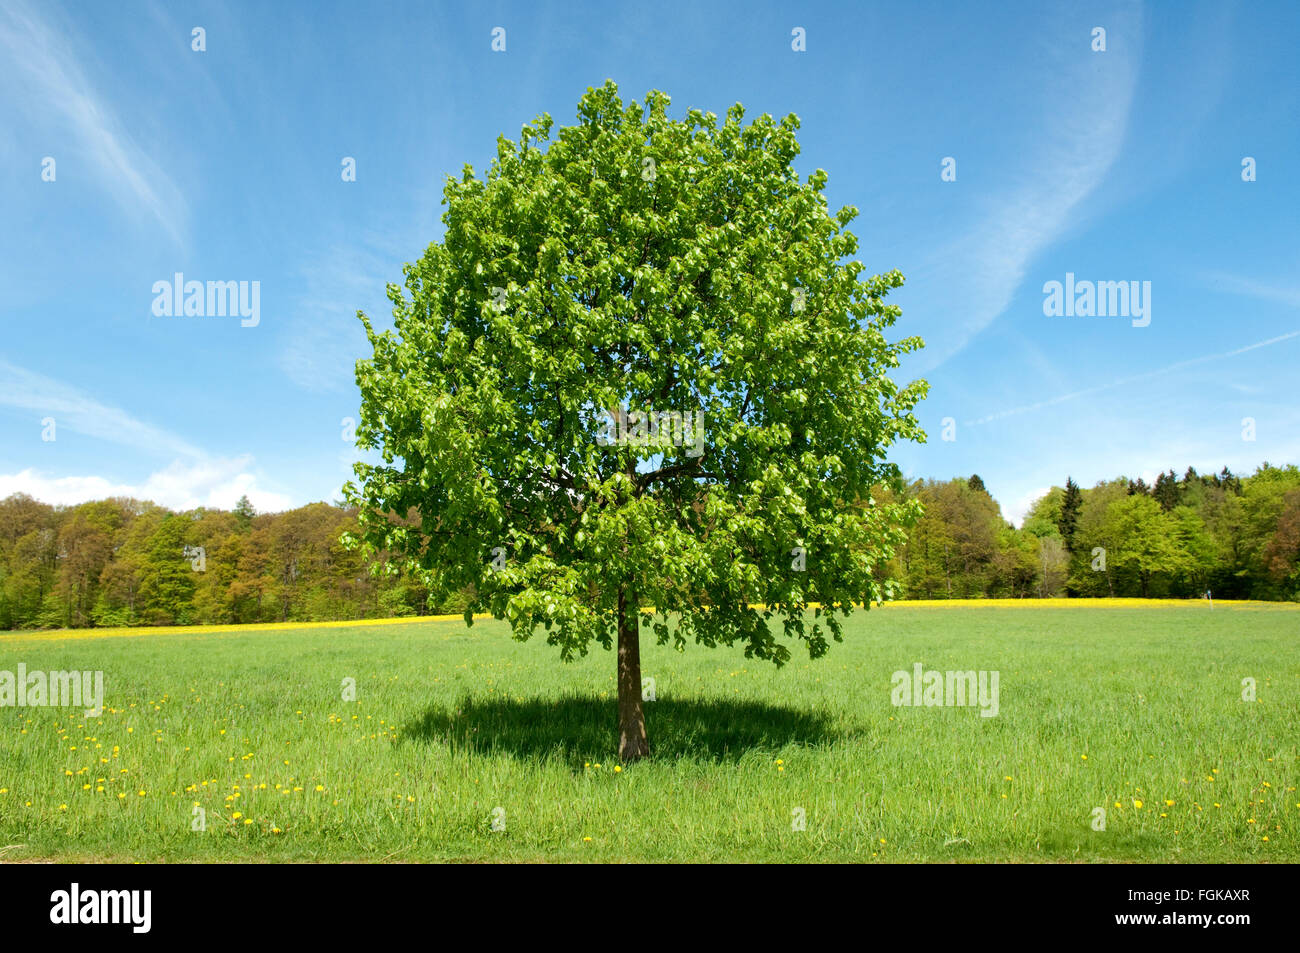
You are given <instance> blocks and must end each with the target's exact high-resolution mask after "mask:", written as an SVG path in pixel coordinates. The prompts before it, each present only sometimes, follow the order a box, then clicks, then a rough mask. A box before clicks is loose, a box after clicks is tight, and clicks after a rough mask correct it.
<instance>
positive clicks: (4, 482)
mask: <svg viewBox="0 0 1300 953" xmlns="http://www.w3.org/2000/svg"><path fill="white" fill-rule="evenodd" d="M0 406H9V407H16V408H18V409H21V410H28V411H32V412H34V413H37V414H39V415H41V417H46V416H49V417H53V418H54V421H55V427H56V428H58V429H56V431H55V432H56V434H57V433H58V430H61V429H65V428H66V429H67V430H72V431H75V432H77V433H81V434H85V435H86V436H89V437H94V438H97V439H99V440H104V441H107V442H109V443H113V444H116V445H118V446H125V447H130V448H132V449H134V450H138V451H143V452H144V453H147V454H149V455H150V456H153V457H162V458H164V459H165V458H168V457H171V458H172V462H171V463H170V464H168V465H167V466H165V467H163V468H162V469H160V470H155V471H153V472H152V473H150V474H149V475H148V476H147V477H145V479H144V480H143V481H141V482H138V483H135V482H114V481H112V480H109V479H107V478H105V477H102V476H97V475H83V476H55V475H52V474H50V473H47V472H42V471H38V470H36V469H34V468H31V467H29V468H27V469H25V470H21V471H19V472H17V473H7V474H0V498H3V497H5V496H8V495H9V494H11V493H27V494H30V495H31V496H33V497H35V498H36V499H38V500H41V501H43V502H46V503H62V504H74V503H84V502H87V501H88V500H102V499H104V498H105V497H110V496H131V497H135V498H136V499H141V500H152V501H153V502H155V503H159V504H162V505H163V506H168V507H171V508H173V509H192V508H194V507H197V506H207V507H220V508H222V509H229V508H230V507H232V506H233V505H234V504H235V503H236V502H237V501H238V500H239V498H240V496H243V495H245V494H247V496H248V498H249V500H251V501H252V503H253V505H254V506H255V507H257V508H258V509H259V510H262V511H268V512H273V511H277V510H284V509H288V508H289V507H290V506H292V505H294V504H293V501H292V500H291V499H290V498H289V497H288V496H287V495H285V494H283V493H279V492H275V491H273V490H270V489H267V488H265V487H264V486H262V485H261V478H260V477H259V476H258V474H257V472H256V470H255V468H254V467H253V458H252V456H251V455H249V454H244V455H242V456H236V457H228V458H223V457H214V456H212V455H210V454H208V453H206V452H205V451H204V450H202V449H200V448H199V447H196V446H195V445H193V444H192V443H190V442H189V441H187V440H185V439H184V438H182V437H179V436H177V435H176V434H173V433H169V432H168V431H166V430H163V429H161V428H158V427H154V426H153V425H151V424H147V423H145V422H143V421H141V420H137V419H136V418H135V417H132V416H131V415H130V414H128V413H127V412H126V411H124V410H122V409H120V408H118V407H112V406H109V405H107V404H101V403H100V402H99V401H97V400H95V399H94V398H93V397H91V396H89V395H87V394H85V393H83V392H81V391H79V390H77V389H76V388H75V387H71V386H69V385H67V384H64V383H62V382H61V381H56V380H53V379H51V378H48V377H44V376H43V375H40V374H36V373H33V372H31V371H28V370H25V369H24V368H21V367H18V366H16V365H14V364H10V363H8V362H6V361H4V360H0Z"/></svg>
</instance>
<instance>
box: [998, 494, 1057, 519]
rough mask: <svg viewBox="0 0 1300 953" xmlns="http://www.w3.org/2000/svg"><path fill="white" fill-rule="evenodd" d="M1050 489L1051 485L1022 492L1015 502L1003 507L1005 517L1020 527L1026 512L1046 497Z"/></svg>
mask: <svg viewBox="0 0 1300 953" xmlns="http://www.w3.org/2000/svg"><path fill="white" fill-rule="evenodd" d="M1049 490H1051V487H1050V486H1042V487H1039V488H1038V489H1036V490H1030V491H1029V492H1028V493H1023V494H1021V495H1020V496H1019V497H1017V498H1016V500H1015V502H1013V503H1008V504H1007V505H1006V506H1004V507H1002V516H1003V518H1004V519H1006V520H1008V521H1010V522H1011V523H1012V524H1014V525H1015V526H1017V527H1019V526H1020V525H1021V524H1022V523H1023V522H1024V519H1025V514H1026V513H1028V512H1029V511H1030V510H1031V509H1033V507H1034V504H1035V503H1037V502H1038V501H1039V500H1041V499H1042V498H1043V497H1045V496H1046V495H1047V493H1048V491H1049Z"/></svg>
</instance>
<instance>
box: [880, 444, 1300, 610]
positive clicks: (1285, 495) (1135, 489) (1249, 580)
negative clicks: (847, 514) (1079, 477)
mask: <svg viewBox="0 0 1300 953" xmlns="http://www.w3.org/2000/svg"><path fill="white" fill-rule="evenodd" d="M902 495H903V496H906V497H908V498H914V499H918V500H920V501H921V503H922V505H923V507H924V515H923V516H922V517H921V518H920V519H919V521H918V522H917V523H916V524H915V525H914V526H913V527H912V528H911V530H910V531H909V534H908V541H907V544H906V545H905V546H904V547H903V548H902V550H901V551H900V553H899V555H898V557H897V558H896V559H895V560H894V561H893V563H892V564H891V566H890V567H889V571H890V573H891V574H892V575H894V576H895V577H896V578H899V579H901V580H902V581H903V583H904V586H905V591H906V597H907V598H912V599H959V598H979V597H1021V598H1023V597H1061V596H1072V597H1097V596H1126V597H1139V598H1161V597H1172V598H1187V597H1193V596H1200V595H1202V594H1204V593H1206V592H1209V593H1211V594H1212V595H1213V596H1215V597H1218V598H1224V599H1270V600H1282V599H1285V600H1295V599H1300V470H1297V468H1296V467H1295V466H1294V465H1290V466H1286V467H1275V466H1271V465H1269V464H1268V463H1264V464H1263V465H1262V466H1260V467H1259V468H1258V469H1257V470H1256V471H1255V472H1254V473H1253V474H1251V475H1250V476H1246V477H1238V476H1235V475H1233V474H1232V472H1231V471H1229V470H1228V469H1227V468H1226V467H1225V468H1224V469H1223V470H1222V471H1220V472H1219V473H1217V474H1209V475H1205V474H1198V473H1197V472H1196V471H1195V470H1194V469H1192V468H1190V467H1189V468H1188V469H1187V471H1186V472H1185V473H1184V474H1183V476H1182V477H1181V478H1179V477H1178V475H1177V474H1176V473H1175V472H1174V471H1173V470H1170V471H1168V472H1166V473H1161V474H1160V475H1159V477H1157V479H1156V481H1155V484H1154V485H1148V484H1147V483H1146V482H1145V481H1143V480H1142V479H1137V480H1130V479H1128V478H1126V477H1120V478H1118V479H1115V480H1109V481H1105V482H1102V483H1098V484H1097V485H1096V486H1094V487H1092V488H1091V489H1083V488H1081V487H1079V486H1078V485H1077V484H1076V483H1075V482H1074V481H1073V480H1072V479H1068V478H1067V480H1066V482H1065V486H1063V487H1062V486H1057V487H1053V488H1052V489H1051V490H1050V491H1049V492H1048V493H1047V494H1046V495H1044V496H1043V497H1041V498H1040V499H1039V500H1038V501H1037V502H1036V503H1035V504H1034V505H1033V507H1032V508H1031V509H1030V510H1029V512H1028V513H1027V514H1026V516H1025V519H1024V521H1023V524H1022V525H1021V527H1020V528H1019V529H1017V528H1015V527H1014V526H1013V525H1012V524H1011V523H1009V522H1007V521H1006V520H1005V519H1004V518H1003V517H1002V513H1001V510H1000V508H999V506H998V504H997V502H996V501H995V500H994V499H993V498H992V497H991V496H990V495H989V494H988V492H987V491H986V490H985V488H984V483H983V481H982V480H981V479H980V478H979V476H972V477H970V478H969V479H965V480H963V479H956V480H949V481H947V482H936V481H934V480H925V481H917V482H915V483H913V484H911V485H910V486H907V487H905V488H904V489H903V491H902Z"/></svg>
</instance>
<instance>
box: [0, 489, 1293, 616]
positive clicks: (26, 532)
mask: <svg viewBox="0 0 1300 953" xmlns="http://www.w3.org/2000/svg"><path fill="white" fill-rule="evenodd" d="M876 495H877V497H878V498H879V499H881V500H882V501H883V500H889V501H903V500H913V499H914V500H918V501H919V502H920V503H921V505H922V507H923V515H921V516H920V518H919V519H918V521H917V522H916V523H915V524H914V525H913V526H912V527H910V529H909V531H908V540H907V543H906V544H905V545H904V546H903V547H902V548H901V550H900V551H899V553H898V555H897V556H896V558H895V559H894V560H893V561H892V562H891V563H890V564H889V565H888V566H887V567H886V568H885V569H884V570H883V572H884V574H885V575H888V576H889V577H892V578H894V579H896V580H898V581H899V582H900V583H901V584H902V592H903V598H905V599H965V598H996V597H1013V598H1033V597H1060V596H1073V597H1097V596H1137V597H1151V598H1156V597H1175V598H1185V597H1194V596H1199V595H1201V594H1203V593H1205V592H1207V591H1209V592H1212V593H1213V594H1214V596H1216V597H1218V598H1224V599H1270V600H1296V599H1300V469H1297V468H1296V467H1295V466H1294V465H1290V466H1286V467H1274V466H1270V465H1269V464H1267V463H1265V464H1263V465H1262V466H1260V467H1259V468H1258V469H1257V470H1256V471H1255V472H1254V473H1253V474H1251V475H1250V476H1245V477H1237V476H1234V475H1233V474H1232V473H1231V472H1230V471H1229V470H1228V469H1227V468H1226V467H1225V468H1224V469H1223V470H1222V471H1221V472H1219V473H1217V474H1212V475H1201V474H1197V473H1196V471H1195V470H1193V469H1191V468H1188V470H1187V471H1186V472H1185V473H1184V474H1183V476H1182V477H1181V478H1179V477H1178V476H1177V475H1176V474H1175V473H1174V472H1173V471H1172V470H1171V471H1169V472H1168V473H1162V474H1160V476H1159V477H1158V478H1157V479H1156V482H1155V484H1154V485H1153V486H1148V485H1147V484H1146V483H1145V482H1143V481H1142V480H1141V479H1138V480H1130V479H1128V478H1126V477H1120V478H1118V479H1115V480H1110V481H1106V482H1102V483H1098V484H1097V485H1096V486H1094V487H1092V488H1090V489H1084V488H1081V487H1079V486H1078V485H1077V484H1076V483H1075V482H1074V481H1073V480H1072V479H1067V480H1066V482H1065V486H1063V487H1061V486H1058V487H1053V488H1052V489H1051V490H1050V491H1049V492H1048V493H1047V494H1046V495H1045V496H1043V497H1042V498H1041V499H1039V500H1038V501H1037V502H1036V503H1035V504H1034V506H1033V507H1032V508H1031V509H1030V511H1029V512H1028V514H1026V517H1025V519H1024V521H1023V525H1022V526H1021V527H1020V528H1016V527H1015V526H1013V525H1012V524H1011V523H1010V522H1008V521H1007V520H1006V519H1005V518H1004V517H1003V515H1002V511H1001V508H1000V507H999V506H998V503H997V501H996V500H994V499H993V497H992V496H990V495H989V493H988V491H987V490H986V489H985V487H984V483H983V481H982V480H981V479H980V478H979V477H978V476H972V477H970V478H969V479H953V480H948V481H946V482H940V481H935V480H918V481H916V482H914V483H911V484H904V485H901V486H898V487H895V488H880V489H879V490H878V491H877V494H876ZM357 530H358V525H357V515H356V510H355V509H353V508H350V507H344V506H339V505H335V504H331V503H312V504H309V505H307V506H302V507H299V508H297V509H294V510H288V511H286V512H282V513H256V512H255V511H254V509H253V507H252V506H251V505H250V503H249V501H248V499H247V497H245V498H243V499H241V500H240V501H239V503H238V504H237V505H236V506H235V508H234V509H233V510H229V511H227V510H215V509H206V508H199V509H195V510H189V511H185V512H174V511H172V510H169V509H167V508H166V507H162V506H158V505H156V504H154V503H149V502H141V501H139V500H134V499H122V498H114V499H108V500H98V501H95V502H91V503H82V504H79V505H76V506H50V505H48V504H45V503H41V502H39V501H37V500H35V499H33V498H32V497H30V496H27V495H25V494H21V493H20V494H15V495H13V496H10V497H8V498H6V499H4V500H0V629H33V628H59V627H70V628H77V627H86V626H123V625H186V624H192V623H256V622H285V621H313V622H319V621H328V620H343V619H365V618H376V617H391V616H402V615H423V614H427V613H430V612H459V611H461V609H462V608H463V607H464V604H465V598H464V594H460V595H453V596H452V597H450V598H448V599H444V600H442V601H440V602H439V603H438V604H436V605H431V604H430V600H429V592H428V590H427V589H426V588H425V587H424V586H423V585H422V583H421V582H420V581H419V580H418V579H416V578H413V577H411V576H410V575H409V574H406V573H400V572H398V571H396V570H395V569H393V568H392V567H390V566H388V565H387V564H386V561H385V560H384V559H383V557H382V556H381V557H380V558H379V560H378V562H377V563H376V564H374V565H373V566H372V565H371V564H369V563H367V562H366V561H365V560H364V558H363V557H362V555H361V553H360V551H359V550H357V549H354V548H351V547H349V546H348V545H347V543H346V539H347V534H355V533H356V532H357ZM808 558H809V559H812V558H816V554H815V553H809V554H808Z"/></svg>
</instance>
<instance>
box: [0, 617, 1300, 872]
mask: <svg viewBox="0 0 1300 953" xmlns="http://www.w3.org/2000/svg"><path fill="white" fill-rule="evenodd" d="M642 638H643V649H642V654H643V670H644V674H645V675H646V676H652V677H653V678H654V679H655V688H656V694H657V699H656V700H655V701H653V702H647V704H646V720H647V727H648V732H649V737H650V743H651V748H652V756H651V758H650V759H648V760H646V761H643V762H640V763H636V764H629V765H620V764H618V763H617V759H616V757H615V751H616V736H615V702H614V692H615V684H614V660H613V656H612V654H611V653H608V652H606V651H604V650H602V649H600V648H599V647H595V648H594V649H593V651H592V654H591V655H590V656H588V657H587V658H584V659H581V660H580V661H578V662H576V663H573V664H570V665H565V664H563V663H562V662H560V660H559V658H558V653H557V650H555V649H554V648H552V647H550V646H548V645H546V644H545V641H544V638H543V637H542V636H540V635H539V636H538V637H537V638H535V639H534V640H532V641H530V642H527V643H518V642H515V641H513V640H511V638H510V636H509V631H508V629H507V628H506V627H505V626H504V625H503V624H501V623H498V622H494V621H490V620H488V621H480V622H477V623H476V624H475V625H474V626H473V627H472V628H467V627H466V626H465V624H464V622H463V621H458V620H447V619H443V620H436V621H428V620H422V621H412V622H405V623H398V624H382V625H346V624H344V625H322V626H312V625H297V626H288V627H274V626H272V627H262V628H248V629H242V628H235V627H225V628H221V627H215V628H213V629H183V630H168V631H165V632H163V631H158V630H134V631H131V632H124V633H104V632H98V631H97V632H93V633H84V632H82V633H70V632H56V633H33V634H9V635H3V636H0V670H8V671H15V670H16V668H17V665H18V663H20V662H22V663H25V665H26V666H27V669H28V670H29V671H30V670H44V671H50V670H65V671H66V670H102V671H103V672H104V676H105V685H106V699H105V711H104V713H103V715H102V716H101V717H98V718H88V717H86V716H85V715H84V714H83V713H82V711H81V709H69V708H12V707H4V708H0V860H8V861H25V860H42V859H52V860H66V861H82V860H111V861H128V860H136V861H146V862H147V861H217V862H226V861H257V860H267V861H353V860H355V861H381V860H383V861H388V862H402V861H420V860H457V861H476V862H477V861H487V862H491V861H670V862H671V861H686V862H694V861H762V862H785V861H789V862H810V861H814V862H815V861H862V862H872V863H879V862H899V861H1062V862H1099V861H1100V862H1108V861H1119V862H1134V861H1135V862H1190V861H1201V862H1292V863H1293V862H1296V861H1297V860H1300V849H1298V848H1297V838H1296V829H1297V825H1298V824H1300V793H1298V792H1297V790H1296V787H1297V774H1298V773H1300V772H1298V771H1297V766H1298V765H1300V749H1298V745H1297V739H1298V738H1300V651H1297V649H1298V647H1300V607H1296V606H1291V605H1276V604H1264V603H1216V604H1215V607H1214V609H1213V610H1210V609H1209V608H1208V607H1207V606H1206V604H1205V603H1203V602H1192V603H1182V604H1176V603H1166V604H1161V605H1158V606H1145V605H1137V606H1135V605H1132V604H1131V603H1130V604H1123V603H1119V604H1108V603H1104V602H1091V601H1090V602H1087V603H1083V602H1074V603H1072V604H1070V605H1068V606H1066V605H1060V604H1057V603H1049V604H1039V603H1034V602H1028V601H1026V602H1021V603H1013V604H1010V605H1008V604H981V603H970V602H967V603H962V604H960V605H954V604H947V605H944V606H942V607H934V606H917V605H914V604H902V605H892V606H888V607H885V608H883V609H873V610H871V611H870V612H865V613H864V612H861V611H859V612H857V613H855V614H854V616H853V618H852V620H851V621H849V622H848V623H847V624H846V626H845V641H844V642H843V643H842V644H834V645H832V647H831V651H830V654H829V655H828V656H827V657H826V658H823V659H821V660H818V661H816V662H810V661H809V660H808V659H807V657H806V653H804V654H802V657H801V653H802V649H800V648H798V647H796V648H795V649H794V651H795V655H794V659H793V661H792V662H791V663H790V664H788V665H787V666H786V667H785V668H784V669H780V670H778V669H776V668H775V667H774V666H772V665H770V664H768V663H761V662H758V661H751V660H746V659H745V658H744V657H743V653H742V652H741V651H740V649H738V648H736V649H726V648H722V649H716V650H709V649H704V648H701V647H698V646H691V647H689V648H688V649H687V650H686V652H685V653H680V654H679V653H677V652H675V651H673V650H672V649H671V648H670V647H663V646H657V645H654V644H653V639H652V637H651V636H650V635H649V633H645V634H643V637H642ZM916 662H920V663H922V664H923V665H924V666H925V668H926V669H927V670H930V669H938V670H947V669H955V670H977V671H978V670H986V671H991V670H996V671H998V672H999V673H1000V684H999V694H1000V699H999V712H998V715H997V716H996V717H981V715H980V710H979V708H977V707H932V708H926V707H919V708H913V707H895V706H894V705H892V704H891V699H890V694H891V673H893V672H894V671H896V670H910V669H911V668H912V666H913V664H914V663H916ZM1247 677H1250V678H1254V679H1255V680H1256V691H1257V700H1255V701H1253V702H1247V701H1244V700H1243V698H1242V691H1243V689H1242V679H1243V678H1247ZM345 678H353V679H355V680H356V688H357V700H356V701H355V702H346V701H343V700H342V697H341V685H342V682H343V680H344V679H345ZM1139 804H1140V805H1141V806H1140V807H1139V806H1138V805H1139ZM196 806H197V807H199V808H202V809H203V811H204V812H205V814H206V830H205V831H195V830H192V826H193V824H192V822H193V820H194V818H195V813H194V808H195V807H196ZM1099 807H1100V808H1105V810H1106V827H1105V830H1104V831H1096V830H1093V828H1092V821H1093V817H1094V809H1095V808H1099ZM498 808H499V809H500V810H499V811H498V810H496V809H498ZM796 808H801V809H802V813H803V816H804V818H805V819H806V829H805V830H793V829H792V819H793V818H794V816H795V810H796ZM494 816H495V817H496V818H497V819H498V820H499V821H501V822H503V823H504V830H503V831H494V830H493V820H494ZM498 826H501V824H498Z"/></svg>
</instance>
